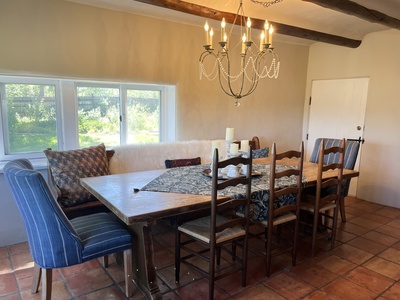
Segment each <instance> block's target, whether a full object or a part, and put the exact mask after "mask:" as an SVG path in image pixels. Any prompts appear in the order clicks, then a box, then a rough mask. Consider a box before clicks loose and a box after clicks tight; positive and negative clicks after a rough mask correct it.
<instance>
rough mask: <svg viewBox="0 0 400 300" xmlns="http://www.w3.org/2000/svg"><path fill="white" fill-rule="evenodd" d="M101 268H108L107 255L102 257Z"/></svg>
mask: <svg viewBox="0 0 400 300" xmlns="http://www.w3.org/2000/svg"><path fill="white" fill-rule="evenodd" d="M103 267H104V268H108V255H105V256H103Z"/></svg>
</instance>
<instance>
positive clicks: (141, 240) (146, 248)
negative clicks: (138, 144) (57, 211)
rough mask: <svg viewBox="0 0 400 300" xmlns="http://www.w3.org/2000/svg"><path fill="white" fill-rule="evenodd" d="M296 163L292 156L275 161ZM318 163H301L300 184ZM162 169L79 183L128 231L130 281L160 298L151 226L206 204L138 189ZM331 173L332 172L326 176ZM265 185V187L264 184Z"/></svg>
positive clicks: (313, 175) (201, 198)
mask: <svg viewBox="0 0 400 300" xmlns="http://www.w3.org/2000/svg"><path fill="white" fill-rule="evenodd" d="M253 163H254V164H269V158H263V159H254V160H253ZM279 164H281V165H286V166H292V165H296V164H297V161H296V160H295V159H288V160H284V161H281V162H279ZM317 170H318V165H317V164H315V163H310V162H304V166H303V174H304V176H305V180H304V186H305V187H307V186H314V185H315V184H316V181H317ZM166 171H167V170H166V169H162V170H151V171H141V172H133V173H125V174H114V175H107V176H99V177H88V178H82V179H81V185H82V186H83V187H84V188H86V189H87V190H88V191H89V192H90V193H92V194H93V195H94V196H95V197H96V198H97V199H99V200H100V201H101V202H102V203H103V204H104V205H105V206H106V207H108V208H109V209H110V210H111V211H112V212H113V213H114V214H115V215H116V216H117V217H118V218H120V219H121V220H122V221H123V222H124V223H125V224H126V225H127V227H128V228H129V230H130V231H131V233H132V239H133V241H132V244H133V254H134V258H133V270H134V271H133V272H134V274H133V280H134V282H135V284H136V285H137V286H138V287H139V288H140V289H141V290H142V291H143V293H144V294H145V296H146V297H147V298H148V299H161V298H162V297H161V292H160V289H159V286H158V283H157V275H156V268H155V264H154V249H153V240H152V226H153V225H154V224H155V222H156V221H157V220H158V219H161V218H166V217H171V216H176V215H180V214H184V213H187V212H193V211H196V210H201V209H204V208H207V207H209V206H210V200H211V197H210V196H209V195H198V194H182V193H171V192H153V191H144V190H142V188H143V187H145V186H146V185H147V184H148V183H150V182H151V181H153V180H154V179H156V178H157V177H159V176H160V175H162V174H163V173H164V172H166ZM330 175H332V176H335V175H337V172H335V171H332V173H331V174H328V175H326V176H327V177H329V176H330ZM358 175H359V173H358V171H353V170H347V169H345V170H344V171H343V178H344V179H346V178H352V177H357V176H358ZM266 188H267V187H266Z"/></svg>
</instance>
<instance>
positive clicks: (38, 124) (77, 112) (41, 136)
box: [0, 76, 175, 160]
mask: <svg viewBox="0 0 400 300" xmlns="http://www.w3.org/2000/svg"><path fill="white" fill-rule="evenodd" d="M0 96H1V107H0V109H1V118H2V122H0V133H1V134H0V160H4V159H13V158H16V157H21V156H22V155H23V156H24V157H27V158H35V157H43V156H44V155H43V150H44V149H46V148H52V149H59V150H64V149H76V148H84V147H87V146H91V145H98V144H100V143H104V144H105V145H106V147H111V146H116V145H123V144H127V143H157V142H159V141H172V140H174V139H175V100H174V97H175V88H174V87H172V86H159V85H135V84H125V83H107V82H88V81H81V80H79V81H78V80H62V79H59V80H54V79H38V78H23V77H1V76H0Z"/></svg>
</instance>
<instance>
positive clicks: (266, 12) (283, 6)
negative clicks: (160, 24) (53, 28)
mask: <svg viewBox="0 0 400 300" xmlns="http://www.w3.org/2000/svg"><path fill="white" fill-rule="evenodd" d="M67 1H71V2H77V3H81V4H86V5H91V6H96V7H102V8H107V9H112V10H117V11H124V12H129V13H135V14H141V15H146V16H152V17H155V18H161V19H167V20H173V21H175V22H182V23H187V24H192V25H195V26H199V27H200V26H203V23H204V18H200V17H196V16H193V15H190V14H186V13H181V12H176V11H173V10H169V9H165V8H160V7H157V6H154V5H149V4H143V3H140V2H137V1H135V0H67ZM185 1H186V2H190V3H195V4H198V5H201V6H205V7H209V8H212V9H216V10H219V11H223V12H230V13H236V11H237V9H238V6H239V0H226V1H221V0H218V1H216V0H185ZM259 2H267V1H262V0H259ZM268 2H271V1H268ZM353 2H356V3H358V4H360V5H362V6H365V7H367V8H369V9H374V10H377V11H380V12H382V13H384V14H387V15H388V16H391V17H394V18H397V19H400V0H353ZM243 7H244V12H245V15H246V16H250V17H253V18H257V19H268V20H269V21H272V22H278V23H282V24H286V25H292V26H296V27H300V28H305V29H310V30H315V31H319V32H324V33H328V34H333V35H337V36H342V37H346V38H351V39H356V40H362V38H363V37H364V36H365V35H366V34H368V33H371V32H376V31H381V30H386V29H389V27H387V26H383V25H380V24H377V23H371V22H368V21H364V20H362V19H360V18H357V17H354V16H351V15H348V14H344V13H340V12H337V11H334V10H331V9H327V8H323V7H321V6H318V5H316V4H313V3H309V2H305V1H301V0H283V1H282V2H279V3H276V4H274V5H271V6H269V7H268V8H265V7H264V6H262V5H261V4H256V3H253V2H252V1H251V0H243ZM275 40H277V41H280V42H287V43H294V44H303V45H309V44H311V43H313V41H310V40H305V39H300V38H294V37H290V36H286V35H279V32H277V34H276V39H275Z"/></svg>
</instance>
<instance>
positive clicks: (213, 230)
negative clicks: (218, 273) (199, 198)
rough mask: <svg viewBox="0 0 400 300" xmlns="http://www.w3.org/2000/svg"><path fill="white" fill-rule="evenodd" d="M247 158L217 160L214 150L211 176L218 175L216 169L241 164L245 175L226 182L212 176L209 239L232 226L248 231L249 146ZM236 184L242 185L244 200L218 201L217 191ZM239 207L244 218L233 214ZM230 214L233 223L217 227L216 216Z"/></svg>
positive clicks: (250, 163)
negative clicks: (242, 208) (242, 211)
mask: <svg viewBox="0 0 400 300" xmlns="http://www.w3.org/2000/svg"><path fill="white" fill-rule="evenodd" d="M249 149H250V151H249V157H232V158H228V159H226V160H221V161H220V160H219V156H218V155H219V154H218V149H215V150H214V157H213V171H212V174H218V169H222V168H225V167H227V166H230V165H235V166H236V165H239V164H243V165H246V166H247V175H246V176H243V177H234V178H229V179H228V180H224V181H220V180H218V176H215V175H213V176H212V193H211V226H210V237H211V239H213V238H215V235H216V234H217V233H218V232H220V231H222V230H224V229H225V228H228V227H230V226H232V224H234V225H235V226H236V225H243V226H244V227H245V230H246V231H248V225H249V210H250V209H249V208H250V198H251V173H252V155H251V146H250V147H249ZM238 184H242V185H244V189H245V195H244V198H240V199H228V200H226V201H224V202H221V201H220V200H218V191H220V190H223V189H225V188H227V187H229V186H237V185H238ZM239 207H245V216H244V217H241V216H237V215H236V214H234V213H233V212H234V211H236V210H239ZM228 210H229V211H230V212H232V213H231V214H230V215H232V216H233V215H234V216H235V219H237V220H235V221H232V220H230V221H228V222H227V223H226V224H218V226H217V222H216V219H217V214H219V213H222V212H226V211H228Z"/></svg>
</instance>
